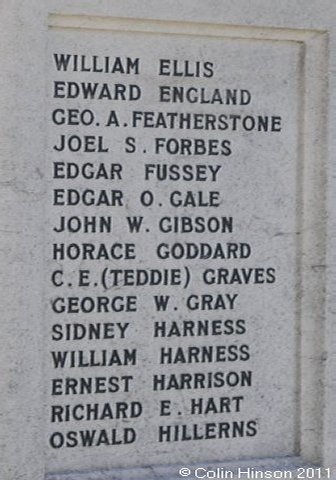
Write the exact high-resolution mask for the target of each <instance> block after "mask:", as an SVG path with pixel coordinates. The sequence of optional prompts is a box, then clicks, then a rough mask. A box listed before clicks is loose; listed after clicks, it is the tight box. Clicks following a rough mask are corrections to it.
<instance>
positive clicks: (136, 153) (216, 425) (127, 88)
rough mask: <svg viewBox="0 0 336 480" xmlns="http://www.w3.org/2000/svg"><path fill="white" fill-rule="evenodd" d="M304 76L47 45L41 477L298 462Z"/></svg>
mask: <svg viewBox="0 0 336 480" xmlns="http://www.w3.org/2000/svg"><path fill="white" fill-rule="evenodd" d="M300 58H301V57H300V46H298V45H297V44H295V43H293V44H291V43H289V42H288V43H286V42H284V43H283V44H281V45H280V46H279V45H277V44H276V43H274V42H267V41H264V42H263V41H257V42H250V41H246V40H240V39H231V38H227V39H223V38H210V39H209V38H207V37H205V36H202V35H198V36H193V37H191V36H187V35H176V36H169V37H167V36H166V35H162V34H160V33H157V34H146V33H143V34H141V33H136V32H134V33H133V32H131V33H129V32H118V31H111V32H109V31H107V32H106V31H98V32H96V31H93V30H84V31H81V30H79V29H73V30H70V29H65V30H64V29H62V28H54V29H52V30H51V31H50V34H49V54H48V78H49V82H48V97H49V98H48V99H49V102H48V104H49V110H50V115H49V117H50V118H49V121H48V124H49V127H48V131H49V136H48V147H49V152H48V156H47V163H48V171H49V182H48V185H49V199H50V200H49V204H47V205H46V217H47V219H48V220H47V221H48V226H47V231H48V236H47V238H46V244H47V245H46V246H47V258H48V267H49V271H48V276H49V278H50V280H49V282H48V293H47V295H48V299H49V305H48V309H47V315H46V316H47V318H48V322H47V325H48V331H47V334H48V345H49V351H48V352H47V355H46V358H45V362H46V366H47V372H48V377H49V380H48V383H49V388H48V394H49V395H48V409H47V413H48V420H49V423H48V458H49V462H50V466H51V468H52V469H55V468H57V467H58V468H59V467H60V466H63V467H65V468H69V469H71V468H76V469H78V468H79V467H81V466H83V465H86V464H87V465H91V466H92V465H93V466H97V467H98V466H102V465H103V466H106V467H107V466H110V465H111V455H113V464H114V465H115V466H126V465H128V466H132V465H138V464H139V459H141V460H140V462H141V463H142V464H143V465H147V464H148V463H155V462H156V463H165V462H167V461H168V460H169V458H171V457H172V456H173V457H174V458H175V460H176V461H180V462H182V461H183V460H185V461H187V463H188V462H196V461H197V460H198V459H199V458H200V456H201V455H202V456H203V457H204V458H206V459H208V460H216V459H218V458H222V459H225V460H232V459H237V458H240V459H242V458H251V457H256V458H257V457H262V456H268V457H271V456H286V455H291V454H294V453H295V448H296V441H297V438H296V430H297V425H296V404H297V393H298V388H297V385H298V381H297V380H298V378H297V376H298V370H297V345H298V325H297V315H296V282H297V276H298V259H297V254H298V250H297V241H296V240H297V238H296V236H295V235H293V232H295V231H298V230H299V224H298V222H299V221H300V218H299V215H298V213H299V212H298V195H299V193H300V189H299V178H298V175H299V174H298V172H299V169H300V166H301V165H300V157H299V150H298V139H299V124H300V104H301V101H300V100H301V96H300V91H299V78H300V66H301V63H300ZM260 62H262V63H263V69H262V70H261V69H256V68H255V65H257V64H260ZM274 352H276V355H274ZM270 358H272V362H270V361H269V359H270ZM275 430H276V431H277V435H276V437H274V432H275ZM275 438H276V441H274V440H275Z"/></svg>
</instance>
